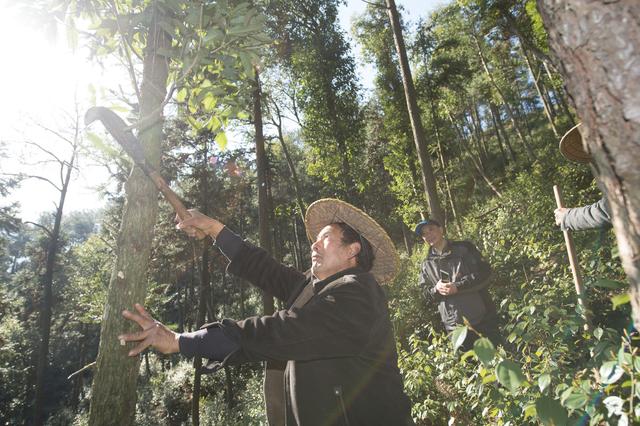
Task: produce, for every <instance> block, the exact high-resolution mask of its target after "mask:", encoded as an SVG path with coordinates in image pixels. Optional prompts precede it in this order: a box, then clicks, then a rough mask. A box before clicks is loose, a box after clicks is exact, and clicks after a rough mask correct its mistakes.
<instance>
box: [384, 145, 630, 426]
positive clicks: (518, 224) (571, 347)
mask: <svg viewBox="0 0 640 426" xmlns="http://www.w3.org/2000/svg"><path fill="white" fill-rule="evenodd" d="M551 148H553V149H554V150H555V147H551ZM551 148H547V151H548V152H546V155H548V156H550V157H551V156H557V155H558V154H557V152H556V151H554V150H552V149H551ZM557 164H561V165H560V166H557ZM553 181H557V182H562V187H563V188H564V189H565V192H566V197H565V198H566V200H567V202H566V204H567V205H570V206H580V205H586V204H589V203H592V202H594V201H596V200H597V198H598V197H599V196H600V194H599V191H598V190H597V189H596V187H595V185H594V184H593V181H592V178H591V176H590V175H589V172H588V170H586V169H582V168H579V167H576V166H573V165H570V164H567V163H563V162H562V161H559V160H558V161H554V162H548V163H545V164H543V163H541V162H539V163H534V164H532V165H531V166H530V168H529V170H527V171H524V172H520V173H518V174H514V175H513V176H511V177H510V178H509V182H507V183H506V184H504V186H503V188H501V190H502V198H499V199H498V198H495V199H492V200H488V201H487V202H486V203H480V204H478V205H477V206H475V208H474V209H473V210H472V211H471V212H469V213H468V214H467V215H466V216H465V217H464V218H463V223H464V226H463V235H462V237H461V239H468V240H471V241H473V242H474V243H476V245H478V247H479V248H480V250H481V251H482V252H483V254H484V256H485V258H486V259H487V260H488V261H489V263H490V264H491V265H492V267H493V269H494V276H493V285H492V287H491V292H492V294H493V297H494V299H495V300H496V302H497V304H498V306H499V317H500V324H501V331H502V335H503V337H504V339H505V345H504V347H503V346H500V347H498V348H495V347H494V346H493V344H491V342H490V341H489V340H487V339H484V338H482V339H479V340H478V341H477V342H476V344H475V346H474V348H473V349H472V350H470V351H468V352H467V353H460V351H459V350H457V349H458V347H459V346H460V344H461V343H462V341H464V337H465V336H466V333H467V332H468V331H469V327H468V326H461V327H459V328H458V329H457V330H455V331H454V332H453V333H452V334H451V336H446V335H445V334H444V333H443V332H442V331H438V330H441V328H440V324H439V322H440V320H439V318H438V316H437V311H436V307H435V304H433V303H430V302H429V301H428V300H425V299H424V297H423V296H422V294H421V290H420V289H419V288H417V280H418V276H417V275H418V271H419V264H420V262H421V261H422V259H423V258H424V256H425V255H426V250H425V249H419V250H418V252H417V253H416V254H414V256H413V257H411V258H407V259H404V262H403V266H402V270H401V273H400V274H399V276H398V278H397V279H396V281H395V282H394V284H393V285H392V286H391V288H390V297H391V298H392V300H391V303H390V307H391V311H392V318H393V320H394V323H395V324H396V330H397V334H398V337H399V340H400V342H399V348H400V349H399V355H400V367H401V369H402V372H403V375H404V378H405V388H406V390H407V393H408V394H409V396H410V397H411V399H412V401H413V416H414V419H415V420H416V422H417V423H418V424H429V425H431V424H435V425H440V424H442V425H445V424H492V425H493V424H495V425H523V424H544V425H565V424H566V425H573V424H576V425H577V424H579V425H600V424H619V425H626V424H633V423H634V422H637V419H640V409H639V408H638V406H639V404H638V398H639V397H640V391H639V390H638V385H637V383H638V379H640V356H639V355H640V354H639V353H638V349H637V347H638V342H637V338H636V337H634V336H633V335H630V332H631V331H632V329H631V328H630V315H629V313H630V309H629V305H628V303H627V302H628V294H627V293H626V288H627V284H626V283H623V282H621V281H624V273H623V271H622V268H621V266H620V262H619V259H618V258H617V249H616V248H615V246H614V242H613V237H612V233H611V231H609V230H604V231H586V232H581V233H574V238H575V242H576V248H577V250H578V253H579V260H580V265H581V267H582V275H583V278H584V283H585V300H586V302H587V303H586V306H587V308H586V309H583V308H582V307H581V306H580V305H579V304H578V303H577V296H576V293H575V289H574V284H573V280H572V277H571V274H570V269H569V265H568V260H567V254H566V249H565V245H564V241H563V237H562V233H561V232H560V230H559V228H558V227H557V226H556V225H555V224H554V222H553V210H554V209H555V202H554V199H553V191H552V183H553ZM455 237H456V239H458V238H460V237H459V236H455ZM583 315H586V316H588V317H589V318H590V321H591V324H590V328H588V329H585V321H584V319H583ZM451 419H455V420H451ZM450 421H451V422H452V423H450Z"/></svg>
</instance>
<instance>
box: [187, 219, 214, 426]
mask: <svg viewBox="0 0 640 426" xmlns="http://www.w3.org/2000/svg"><path fill="white" fill-rule="evenodd" d="M203 213H204V214H207V212H206V209H205V211H203ZM207 239H208V238H207ZM205 241H206V240H205ZM210 247H211V245H210V244H207V243H205V244H204V248H203V250H202V257H201V263H200V265H201V269H200V291H199V292H198V313H197V317H196V329H200V327H202V326H203V325H204V323H205V321H206V317H207V301H208V299H209V292H210V289H211V275H210V273H209V263H210V256H209V255H210V251H211V249H210ZM201 367H202V358H200V357H199V356H196V357H194V358H193V368H194V375H193V397H192V401H191V421H192V423H193V426H198V425H199V424H200V388H201V378H202V373H201V372H200V369H201Z"/></svg>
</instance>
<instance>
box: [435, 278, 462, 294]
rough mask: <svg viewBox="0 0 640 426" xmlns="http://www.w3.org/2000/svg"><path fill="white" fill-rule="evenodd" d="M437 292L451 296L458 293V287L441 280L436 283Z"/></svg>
mask: <svg viewBox="0 0 640 426" xmlns="http://www.w3.org/2000/svg"><path fill="white" fill-rule="evenodd" d="M436 291H437V292H438V293H440V294H441V295H443V296H450V295H452V294H456V293H457V292H458V287H456V286H455V285H454V284H453V283H451V282H443V281H442V280H440V281H438V282H437V283H436Z"/></svg>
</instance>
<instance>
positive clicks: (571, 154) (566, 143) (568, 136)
mask: <svg viewBox="0 0 640 426" xmlns="http://www.w3.org/2000/svg"><path fill="white" fill-rule="evenodd" d="M580 125H582V123H578V124H576V125H575V126H573V127H572V128H571V129H569V131H568V132H567V133H565V134H564V136H563V137H562V139H560V153H561V154H562V155H564V157H565V158H567V159H569V160H571V161H575V162H576V163H588V162H590V161H591V155H590V154H589V153H588V152H587V151H586V150H585V149H584V145H582V135H581V134H580V130H579V129H578V127H580Z"/></svg>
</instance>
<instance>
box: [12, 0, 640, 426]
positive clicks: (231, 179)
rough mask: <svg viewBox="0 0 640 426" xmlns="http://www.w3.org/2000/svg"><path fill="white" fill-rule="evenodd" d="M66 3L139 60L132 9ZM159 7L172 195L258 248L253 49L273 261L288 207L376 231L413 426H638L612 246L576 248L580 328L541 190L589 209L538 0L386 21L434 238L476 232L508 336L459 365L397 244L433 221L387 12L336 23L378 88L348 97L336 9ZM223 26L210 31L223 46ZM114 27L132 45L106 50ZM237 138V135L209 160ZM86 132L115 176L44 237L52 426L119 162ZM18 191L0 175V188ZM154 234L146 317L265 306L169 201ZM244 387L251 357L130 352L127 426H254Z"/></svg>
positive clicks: (117, 193) (120, 171)
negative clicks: (168, 34)
mask: <svg viewBox="0 0 640 426" xmlns="http://www.w3.org/2000/svg"><path fill="white" fill-rule="evenodd" d="M72 3H75V2H72ZM78 3H79V8H80V6H82V7H83V8H85V9H84V10H88V11H89V12H91V13H90V15H91V16H92V17H93V19H94V20H95V22H94V23H96V25H98V24H99V25H98V27H99V28H100V29H99V31H98V32H97V33H95V36H94V37H93V38H92V41H91V42H92V43H93V44H94V47H95V48H96V49H97V51H98V53H100V54H101V55H102V56H101V57H103V58H104V57H106V58H108V57H109V55H115V53H114V52H119V54H120V55H122V54H123V52H124V57H125V58H126V57H129V59H131V57H133V58H134V60H135V56H137V55H140V54H141V52H142V50H143V47H144V39H143V37H141V36H140V32H139V31H138V28H139V26H140V25H142V24H143V23H144V22H145V19H147V17H146V15H145V13H146V12H145V11H146V10H147V8H146V6H147V5H148V4H149V3H150V2H148V1H145V2H140V1H133V2H123V3H126V6H127V8H126V9H124V10H123V11H121V13H122V16H119V18H117V19H116V18H114V19H107V18H105V16H104V10H105V9H101V8H99V7H96V8H95V10H94V9H92V8H91V7H90V6H92V5H93V6H96V5H98V6H101V5H102V6H104V4H107V3H109V2H102V1H100V2H87V1H84V2H78ZM103 3H104V4H103ZM158 3H161V4H162V7H164V8H166V9H168V10H169V11H170V12H171V13H172V14H173V15H172V16H173V18H172V19H171V24H172V27H171V28H172V30H171V31H172V35H173V36H174V37H175V38H174V46H173V49H172V51H171V52H166V55H167V57H170V58H172V64H173V66H174V68H173V69H172V72H173V82H174V84H173V85H172V87H171V88H170V89H173V91H171V90H170V93H171V94H172V95H173V97H172V98H171V99H170V100H169V99H167V103H168V104H170V108H167V109H172V108H173V107H175V108H173V111H172V112H175V111H177V113H176V114H172V113H171V114H169V116H170V117H171V119H168V120H166V122H165V125H164V134H165V141H164V144H165V145H164V147H163V148H164V153H165V154H164V156H163V159H162V167H161V174H162V175H163V176H164V177H165V178H167V180H168V181H170V182H171V185H172V187H173V188H175V189H176V190H177V192H178V193H179V194H180V195H181V196H182V197H183V199H184V200H185V202H186V204H188V205H189V206H193V207H197V208H199V209H200V210H201V211H203V212H205V213H207V214H209V215H212V216H215V217H217V218H219V219H220V220H221V221H222V222H224V223H226V224H227V225H228V226H229V227H230V228H232V229H233V230H235V231H236V232H238V233H239V234H241V235H243V236H245V237H246V238H248V239H249V240H252V241H254V242H256V241H258V238H259V237H258V196H257V193H258V191H257V188H256V162H255V151H254V148H253V146H254V144H253V139H252V138H253V137H254V134H253V130H252V129H253V126H252V124H253V123H252V119H253V117H252V116H251V105H249V101H248V100H247V99H248V96H247V91H246V89H247V87H251V85H252V84H253V82H252V81H251V79H253V78H254V74H253V70H252V69H253V67H254V66H255V65H257V63H256V60H257V53H256V52H257V51H258V50H257V49H254V48H255V47H256V46H258V45H259V46H260V48H261V49H262V50H260V52H262V53H261V54H262V55H263V65H262V66H263V69H262V70H261V73H262V74H261V75H262V77H261V78H262V80H263V88H262V90H263V91H264V96H265V99H266V101H265V103H264V106H263V114H264V122H265V133H266V136H267V157H268V172H267V186H268V190H267V193H268V201H269V206H270V213H271V216H272V217H271V218H270V219H271V223H272V232H273V235H272V241H273V242H274V244H273V254H274V256H275V257H277V258H278V259H281V260H282V261H283V262H285V263H287V264H291V265H294V266H296V267H298V268H300V269H305V268H306V267H307V266H308V262H309V253H308V252H309V245H308V241H307V236H306V233H305V230H304V225H303V221H302V219H301V217H300V210H301V208H303V205H305V204H309V203H310V202H312V201H314V200H315V199H318V198H320V197H327V196H336V195H338V196H340V197H342V198H345V199H346V200H347V201H350V202H353V203H354V204H356V205H358V206H359V207H362V208H363V209H364V210H365V211H367V212H369V213H370V214H371V215H372V216H374V217H375V218H376V219H378V220H379V221H380V223H382V224H383V226H385V228H386V229H387V230H388V231H389V233H390V235H391V236H392V238H393V240H394V241H395V242H396V245H397V247H398V250H399V251H400V252H401V257H402V267H401V271H400V273H399V274H398V276H397V277H396V279H395V281H394V282H393V283H391V284H390V285H389V286H388V287H387V291H388V295H389V305H390V310H391V314H392V321H393V324H394V328H395V334H396V339H397V345H398V350H399V355H400V367H401V369H402V373H403V376H404V379H405V388H406V391H407V393H408V394H409V396H410V397H411V399H412V401H413V417H414V419H415V421H416V422H417V423H418V424H421V425H422V424H424V425H451V424H459V425H467V424H498V425H523V424H529V423H531V424H540V423H541V424H545V425H562V424H583V425H584V424H591V425H597V424H598V425H599V424H620V425H625V424H632V423H634V421H638V420H637V419H640V408H639V407H640V404H638V398H640V387H639V386H638V379H640V356H639V355H638V353H637V351H638V349H637V346H638V344H637V341H636V339H637V338H636V337H634V335H633V331H634V330H633V328H632V327H631V325H630V318H629V305H628V303H626V302H627V301H628V296H627V295H626V293H625V289H626V284H624V274H623V272H622V269H621V266H620V262H619V259H618V256H617V249H616V247H615V241H614V237H613V233H612V232H611V231H610V230H606V229H605V230H601V231H585V232H582V233H576V234H575V238H576V246H577V248H578V252H579V253H580V264H581V265H582V268H583V275H584V278H585V282H586V297H587V306H588V308H587V309H588V312H587V315H588V316H589V317H590V318H591V323H590V325H589V327H585V323H584V321H583V319H582V318H583V314H584V312H582V311H581V309H580V308H579V307H578V304H577V299H576V295H575V290H574V287H573V282H572V279H571V273H570V270H569V267H568V261H567V259H566V251H565V246H564V242H563V239H562V233H561V232H560V231H559V229H558V228H557V227H556V226H555V224H554V222H553V210H554V208H555V202H554V199H553V191H552V185H553V184H554V183H556V184H559V185H560V186H561V187H562V188H563V189H564V191H565V193H566V203H567V204H568V205H572V206H574V205H582V204H586V203H591V202H594V201H596V200H597V199H598V198H599V197H600V196H601V194H600V192H599V190H598V188H597V186H596V185H595V183H594V182H593V178H592V175H591V173H590V171H589V170H588V168H586V167H584V166H581V165H575V164H571V163H568V162H567V161H566V160H565V159H564V158H562V157H561V156H560V154H559V152H558V150H557V142H558V136H559V135H560V134H562V132H563V131H565V130H566V129H568V128H569V127H571V126H572V124H573V123H574V122H575V120H576V118H575V117H574V116H573V115H572V112H571V111H570V108H569V107H568V105H567V100H566V94H565V93H564V91H563V88H562V80H561V77H560V76H559V75H558V74H557V73H556V71H555V69H554V67H553V64H552V63H551V61H550V59H549V57H548V48H547V46H546V35H545V33H544V29H543V28H542V26H541V24H540V18H539V15H538V13H537V11H536V8H535V2H534V1H532V0H518V1H504V0H464V1H462V0H460V1H457V2H452V3H451V4H448V5H444V6H441V7H440V8H438V9H437V10H436V11H434V12H433V13H432V14H431V15H430V16H429V18H428V19H425V20H424V21H421V22H418V23H417V24H416V25H408V24H407V23H405V27H404V34H405V38H406V40H407V45H408V49H409V55H410V58H411V61H412V67H413V68H414V70H415V71H414V80H415V84H416V88H417V91H418V104H419V106H420V109H421V114H422V117H421V118H422V122H423V125H424V128H425V132H426V134H427V139H428V149H429V154H430V159H431V161H432V163H433V165H434V169H435V173H436V180H437V183H438V191H439V196H440V198H441V200H443V201H442V204H443V205H444V206H445V209H446V211H447V233H448V236H449V237H450V238H453V239H468V240H471V241H473V242H474V243H475V244H476V245H477V246H478V247H479V248H480V250H481V252H482V253H483V255H484V256H485V257H486V259H487V260H488V261H489V263H490V264H491V265H492V267H493V269H494V276H493V286H492V288H491V292H492V295H493V297H494V299H495V301H496V303H497V304H498V306H499V315H500V327H501V330H502V334H503V336H504V339H505V344H504V345H502V346H499V347H494V346H493V345H492V344H491V342H489V341H488V340H487V339H480V340H478V341H477V342H476V344H475V346H474V349H473V350H471V351H469V352H467V353H461V352H460V350H459V349H458V346H459V343H460V342H461V341H462V340H463V339H464V336H465V334H466V333H467V332H468V327H467V326H462V327H460V328H459V329H457V330H456V331H455V332H454V333H452V335H451V336H447V335H446V334H445V333H444V331H443V330H442V326H441V323H440V319H439V317H438V314H437V309H436V307H435V305H434V304H432V303H431V302H430V301H428V300H425V299H424V298H423V295H422V291H421V289H420V288H418V285H417V275H418V270H419V265H420V262H421V261H422V259H423V258H424V257H425V255H426V247H424V246H423V245H422V244H416V243H417V240H416V238H415V237H414V236H413V233H412V231H411V230H412V228H413V225H414V224H415V223H416V222H417V221H418V220H420V219H421V218H423V217H425V216H428V214H429V212H428V211H426V207H425V206H426V199H425V194H424V192H423V190H422V186H421V181H420V176H419V166H418V160H417V157H416V152H415V151H416V148H415V145H414V143H413V139H412V132H411V127H410V123H409V116H408V114H407V110H406V102H405V98H404V92H403V87H402V79H401V75H400V70H399V65H398V59H397V52H396V51H395V49H394V43H393V36H392V33H391V30H390V27H389V22H388V17H387V15H386V11H385V9H381V8H379V7H376V6H375V5H370V6H368V9H367V11H366V13H364V14H363V15H362V16H360V17H358V19H357V20H356V21H355V22H354V28H353V33H354V37H355V38H356V39H357V40H358V42H359V43H360V44H361V45H362V47H363V53H364V54H365V58H366V61H367V62H370V63H371V64H372V65H373V66H374V67H375V73H376V74H375V81H374V88H373V90H372V92H371V93H370V94H369V96H367V97H365V96H364V94H363V93H362V91H361V89H360V87H359V86H358V83H357V79H356V73H355V63H354V59H353V53H352V52H351V50H350V46H349V44H348V42H347V36H346V34H344V33H343V32H342V30H341V29H340V27H339V25H338V22H337V11H338V8H339V6H340V2H337V1H330V0H322V1H308V2H307V1H302V2H295V1H284V0H279V1H274V2H269V4H268V5H266V6H264V7H263V6H262V4H261V3H260V2H255V4H254V5H249V4H248V3H240V2H233V1H228V2H221V3H220V5H218V6H219V7H215V8H212V9H211V10H209V9H207V7H205V4H208V3H207V2H201V3H202V4H200V3H198V2H180V1H168V0H167V1H159V2H158ZM196 3H197V4H196ZM222 3H224V5H226V6H225V7H227V6H228V9H225V7H223V5H222ZM196 6H197V7H196ZM201 6H202V7H201ZM80 9H82V8H80ZM401 12H402V11H401ZM101 14H102V15H101ZM263 17H264V19H263ZM205 18H206V19H208V21H207V20H206V19H205ZM199 19H200V20H199ZM405 19H406V17H405ZM67 20H72V17H67ZM205 21H206V22H205ZM221 22H222V23H224V24H225V25H226V26H225V27H224V31H222V32H219V31H218V30H217V29H216V28H217V27H216V25H217V24H216V23H218V24H220V23H221ZM263 22H266V27H267V29H266V33H267V34H269V37H270V38H271V39H273V40H275V42H274V43H272V44H268V45H266V46H265V41H266V40H267V38H266V36H265V34H263V33H260V34H259V35H258V36H256V37H253V36H251V37H249V36H247V35H248V34H251V33H252V31H258V30H259V28H262V23H263ZM119 25H122V26H124V27H126V28H125V29H127V28H128V31H129V32H128V33H127V34H129V36H128V37H130V38H129V39H126V38H125V39H121V38H120V37H121V36H122V33H121V32H120V31H121V30H122V28H119V27H118V26H119ZM125 33H126V31H125ZM245 36H247V37H245ZM225 37H228V39H227V38H225ZM220 40H228V41H229V43H228V44H227V45H225V49H224V50H216V49H215V48H214V47H212V46H219V44H220ZM78 42H80V41H78ZM253 42H255V43H256V44H255V45H253V44H252V43H253ZM208 43H209V44H208ZM216 43H218V44H216ZM207 48H210V49H211V50H212V51H211V52H209V51H207ZM198 52H206V53H198ZM121 58H122V56H121ZM125 62H126V61H125ZM196 64H197V65H198V66H197V67H196ZM129 65H130V64H129ZM135 75H136V74H135V72H134V73H133V75H132V79H133V80H135V79H136V77H135ZM134 83H135V82H134ZM245 86H246V87H245ZM135 98H136V94H135V90H133V91H132V92H131V94H130V95H121V96H120V97H119V98H118V99H116V101H118V102H119V105H127V104H129V105H134V109H135V105H136V99H135ZM292 123H293V124H292ZM231 133H233V134H234V135H236V136H237V139H239V140H240V141H239V142H237V143H235V144H233V145H231V144H229V145H230V146H227V136H226V135H227V134H231ZM87 139H88V141H85V146H84V147H83V150H84V152H85V153H87V154H89V155H92V156H94V157H99V158H101V159H102V161H104V162H105V163H109V164H110V165H111V167H110V171H111V172H112V177H111V179H112V182H113V183H115V185H111V186H109V187H108V189H109V190H108V191H107V190H106V189H105V190H104V191H103V194H104V198H105V200H106V205H105V207H104V209H101V210H100V211H90V212H89V211H87V212H74V213H73V214H68V213H66V212H65V218H64V220H63V222H62V227H61V238H60V242H59V254H58V256H57V260H56V267H55V270H54V280H53V300H52V306H51V307H52V312H53V315H52V324H51V343H50V350H49V369H48V370H47V376H46V377H47V379H46V382H45V386H46V389H47V393H46V398H45V407H44V409H45V411H46V413H47V415H48V424H52V425H54V424H60V425H62V424H65V425H66V424H86V423H87V421H88V410H89V402H90V398H91V395H90V389H91V379H92V366H91V363H92V362H93V360H94V359H95V358H96V354H97V350H98V342H99V333H100V323H101V321H102V316H103V306H104V303H105V300H106V295H107V291H108V289H107V286H108V283H109V275H110V273H111V266H112V263H113V258H114V249H115V247H116V245H117V244H118V241H117V238H116V236H117V230H118V228H119V226H120V222H119V221H120V215H121V211H122V207H123V194H124V189H123V185H124V182H125V181H126V179H127V176H128V174H129V171H130V167H131V164H130V162H129V161H128V160H127V159H126V157H125V156H123V155H122V154H121V153H119V150H118V149H117V148H116V147H115V145H114V144H112V143H110V142H109V141H108V140H106V139H103V138H101V137H100V136H99V135H96V134H90V135H89V136H88V138H87ZM87 142H91V143H87ZM3 155H4V154H3ZM3 161H4V159H3ZM14 185H15V182H14V181H13V180H4V179H3V180H0V196H2V197H6V196H7V194H8V192H9V191H11V189H12V188H13V187H14ZM18 217H19V214H18V213H17V211H16V209H15V207H14V206H11V205H5V204H2V205H0V263H1V264H2V271H1V272H0V276H1V277H2V280H1V282H0V419H2V421H3V422H6V423H7V424H19V423H24V422H25V419H27V418H28V413H29V410H30V409H31V408H32V405H33V398H34V391H35V389H34V387H35V365H36V359H35V357H36V351H37V348H38V344H39V341H40V338H41V337H40V336H39V333H38V325H37V324H38V312H39V306H40V304H41V303H42V299H43V296H42V289H41V280H40V278H41V276H42V274H43V273H44V272H43V271H44V267H45V263H46V250H47V244H48V239H49V237H50V235H48V234H47V232H46V230H45V228H46V226H47V225H50V222H51V218H50V215H44V216H43V217H42V220H40V221H39V222H38V224H30V223H20V220H19V219H18ZM154 235H155V236H154V243H153V252H152V258H151V269H150V271H149V274H148V285H147V289H148V291H147V300H146V301H145V304H146V306H147V307H148V308H149V309H150V311H151V312H152V313H153V314H154V316H155V317H156V318H157V319H159V320H160V321H162V322H164V323H165V324H167V325H168V326H170V327H171V328H173V329H175V330H177V331H190V330H193V329H194V328H195V327H197V325H198V324H199V322H201V321H200V320H201V319H202V318H204V319H206V321H215V320H218V319H221V318H225V317H230V318H236V319H241V318H244V317H247V316H250V315H258V314H260V312H261V308H262V302H261V297H260V294H259V293H258V292H257V291H256V290H255V289H253V288H251V287H250V286H249V285H248V284H247V283H245V282H242V281H241V280H239V279H236V278H234V277H232V276H230V275H228V274H226V271H225V265H226V259H225V258H224V257H223V256H222V255H220V254H219V252H218V251H217V250H212V249H211V245H210V241H204V242H197V241H193V240H188V239H187V238H186V237H185V236H183V235H182V234H180V233H178V232H176V230H175V227H174V213H173V211H172V210H171V209H170V207H169V206H168V205H166V204H161V207H160V213H159V218H158V222H157V224H156V227H155V234H154ZM198 313H200V314H201V316H202V318H198ZM261 386H262V368H261V366H259V365H244V366H241V367H230V368H226V369H224V370H223V371H221V372H218V373H216V374H215V375H210V376H203V378H202V381H200V379H199V378H198V379H197V380H196V379H195V377H194V374H193V368H192V363H191V362H190V361H189V360H185V359H183V358H181V357H179V356H177V355H175V356H161V355H158V354H156V353H153V352H148V353H145V354H144V355H143V360H142V363H141V366H140V377H139V386H138V405H137V414H136V423H137V424H141V425H156V424H170V425H173V424H176V425H177V424H192V422H193V420H192V419H193V414H192V411H191V409H192V406H193V402H194V398H196V400H197V402H199V407H200V409H199V410H200V416H199V422H201V423H203V424H216V425H217V424H221V425H222V424H224V425H248V424H261V423H263V422H264V421H265V419H264V413H263V411H264V410H263V403H264V402H263V399H262V392H261ZM196 388H197V389H196ZM194 395H195V397H194Z"/></svg>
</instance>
